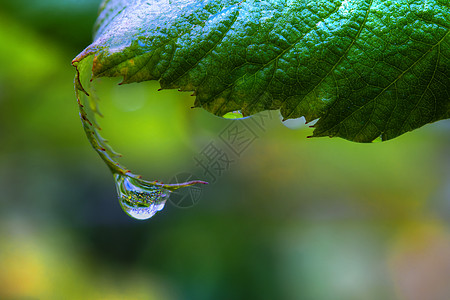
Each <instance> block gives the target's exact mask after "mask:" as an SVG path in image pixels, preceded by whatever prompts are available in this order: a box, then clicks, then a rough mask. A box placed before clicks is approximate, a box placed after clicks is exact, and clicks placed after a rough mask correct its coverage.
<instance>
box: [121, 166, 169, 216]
mask: <svg viewBox="0 0 450 300" xmlns="http://www.w3.org/2000/svg"><path fill="white" fill-rule="evenodd" d="M114 179H115V182H116V188H117V194H118V196H119V202H120V205H121V206H122V209H123V210H124V211H125V212H126V213H127V214H128V215H129V216H130V217H132V218H135V219H138V220H146V219H149V218H151V217H153V215H154V214H156V213H157V212H158V211H160V210H162V209H163V208H164V205H165V204H166V201H167V199H169V196H170V191H169V190H167V189H165V188H163V187H162V186H158V185H154V183H153V184H152V183H150V182H146V181H145V180H142V179H138V178H134V177H130V176H128V175H122V174H114Z"/></svg>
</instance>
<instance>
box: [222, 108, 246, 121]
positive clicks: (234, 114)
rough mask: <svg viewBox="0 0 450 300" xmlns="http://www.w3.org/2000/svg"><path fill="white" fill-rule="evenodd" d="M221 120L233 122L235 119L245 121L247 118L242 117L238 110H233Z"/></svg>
mask: <svg viewBox="0 0 450 300" xmlns="http://www.w3.org/2000/svg"><path fill="white" fill-rule="evenodd" d="M222 118H225V119H232V120H235V119H246V118H248V117H244V115H243V114H242V112H241V111H240V110H235V111H230V112H228V113H226V114H224V115H223V116H222Z"/></svg>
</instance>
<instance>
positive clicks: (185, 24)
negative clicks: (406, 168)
mask: <svg viewBox="0 0 450 300" xmlns="http://www.w3.org/2000/svg"><path fill="white" fill-rule="evenodd" d="M95 32H96V33H95V39H94V42H93V43H92V44H91V45H90V46H89V47H87V48H86V49H85V50H84V51H83V52H82V53H80V54H79V55H78V56H77V57H76V58H75V59H74V61H73V64H74V66H77V65H78V63H79V62H80V61H82V60H83V59H84V58H85V57H87V56H90V55H94V60H93V61H94V63H93V77H94V78H98V77H123V82H122V83H132V82H141V81H146V80H159V82H160V84H161V88H163V89H172V88H176V89H179V90H181V91H194V94H195V95H196V98H195V103H194V106H196V107H202V108H204V109H206V110H207V111H209V112H211V113H214V114H216V115H219V116H223V115H225V114H226V113H228V112H230V111H235V110H240V111H241V112H242V114H243V115H244V116H248V115H252V114H254V113H257V112H259V111H263V110H277V109H279V110H280V111H281V114H282V116H283V117H284V118H285V119H290V118H299V117H302V116H304V117H305V118H306V120H307V121H312V120H314V119H317V118H320V119H319V120H318V122H317V123H316V125H315V130H314V133H313V136H315V137H319V136H332V137H334V136H337V137H342V138H345V139H348V140H351V141H357V142H370V141H373V140H374V139H376V138H379V137H381V139H382V140H388V139H392V138H394V137H397V136H399V135H401V134H403V133H405V132H408V131H411V130H413V129H416V128H418V127H421V126H423V125H425V124H427V123H431V122H435V121H438V120H441V119H446V118H449V117H450V34H449V33H450V2H449V1H448V0H397V1H396V0H391V1H385V0H378V1H376V0H346V1H334V0H284V1H281V0H270V1H245V0H240V1H239V0H235V1H231V0H229V1H220V0H208V1H198V0H172V1H170V0H153V1H140V0H130V1H125V0H109V1H105V2H104V3H103V4H102V7H101V10H100V15H99V18H98V20H97V24H96V28H95Z"/></svg>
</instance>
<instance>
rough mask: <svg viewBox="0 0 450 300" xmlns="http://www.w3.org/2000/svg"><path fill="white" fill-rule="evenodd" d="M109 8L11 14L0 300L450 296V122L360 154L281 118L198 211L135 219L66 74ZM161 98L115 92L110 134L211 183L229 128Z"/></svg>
mask: <svg viewBox="0 0 450 300" xmlns="http://www.w3.org/2000/svg"><path fill="white" fill-rule="evenodd" d="M98 5H99V1H98V0H95V1H94V0H77V1H72V0H70V1H69V0H65V1H58V0H41V1H29V0H28V1H27V0H20V1H18V0H15V1H14V0H2V1H1V2H0V141H1V144H0V145H1V146H0V166H1V167H0V193H1V194H0V208H1V209H0V298H1V299H158V300H159V299H199V300H201V299H324V300H325V299H345V300H349V299H450V285H449V284H448V283H449V278H450V235H449V226H450V184H449V183H450V155H449V153H450V130H449V129H450V123H449V122H448V121H444V122H439V123H436V124H432V125H428V126H426V127H424V128H421V129H419V130H417V131H415V132H412V133H408V134H406V135H404V136H401V137H400V138H397V139H395V140H392V141H389V142H385V143H374V144H356V143H351V142H347V141H344V140H340V139H328V138H320V139H306V136H307V135H310V134H311V129H309V128H308V127H305V126H304V127H303V128H301V129H298V130H291V129H289V128H287V127H285V126H283V124H282V123H281V122H280V121H279V119H278V116H277V115H276V114H275V113H273V114H272V116H273V119H272V120H269V121H268V122H267V124H266V126H265V128H264V131H260V132H258V136H259V137H258V138H257V139H256V140H255V141H254V142H253V143H252V144H251V146H249V147H248V148H247V149H246V150H245V151H244V152H243V153H242V155H241V156H240V157H239V158H238V159H237V160H236V162H235V163H234V164H232V165H231V166H230V170H228V171H226V172H224V173H223V175H222V176H220V177H219V178H218V179H217V181H216V182H214V183H213V184H210V185H209V186H207V187H205V188H204V189H203V190H202V197H201V199H200V201H199V202H198V203H197V205H195V206H194V207H191V208H189V209H179V208H177V207H175V206H174V205H170V203H168V204H167V205H166V208H165V209H164V210H163V211H162V212H159V213H158V214H157V215H156V216H155V217H153V218H152V219H150V220H148V221H137V220H134V219H131V218H130V217H128V216H127V215H126V214H125V213H123V212H122V210H121V208H120V206H119V204H118V201H117V200H116V194H115V187H114V183H113V180H112V176H111V175H110V173H109V171H108V169H107V168H106V166H105V165H104V164H103V163H102V162H101V160H100V158H99V157H98V156H97V154H96V153H95V152H94V151H93V150H92V148H91V147H90V145H89V144H88V142H87V139H86V137H85V135H84V132H83V130H82V127H81V122H80V120H79V117H78V111H77V105H76V101H75V95H74V88H73V77H74V69H73V67H72V66H71V64H70V62H71V60H72V58H73V57H75V56H76V54H77V53H79V52H80V51H81V50H83V48H84V47H86V46H87V45H88V44H89V43H90V41H91V28H92V26H93V23H94V21H95V18H96V13H97V7H98ZM105 84H108V83H105ZM156 88H157V86H155V85H154V84H151V83H143V84H133V85H130V86H127V87H125V86H124V87H120V88H119V87H116V86H111V88H109V89H107V90H106V91H109V93H110V94H109V96H105V99H104V100H103V101H102V103H101V105H102V106H101V108H102V111H103V113H104V115H105V118H104V119H103V120H101V124H102V125H103V127H104V135H105V137H107V138H108V139H109V140H110V141H111V144H112V145H113V146H114V148H115V149H116V150H118V151H119V152H121V153H123V154H124V155H125V156H124V160H123V163H124V164H125V165H126V166H127V167H129V168H130V169H132V170H133V171H135V172H137V173H139V174H143V175H144V177H145V178H147V179H158V180H163V181H168V180H170V178H171V177H172V176H174V175H175V174H177V173H179V172H191V173H194V174H198V175H199V176H200V177H201V176H202V170H201V169H199V168H198V167H197V166H196V165H195V161H194V159H193V158H194V157H195V156H196V155H198V154H199V153H200V152H201V151H202V149H204V147H205V146H206V145H207V144H208V143H209V142H211V141H213V142H217V143H218V141H219V135H220V134H221V132H222V131H223V130H224V128H226V127H227V126H229V124H230V123H229V122H231V121H229V120H223V119H220V118H217V117H215V116H212V115H210V114H208V113H206V112H204V111H201V110H191V109H190V106H191V105H192V102H193V98H192V97H189V96H187V95H185V94H183V93H177V92H172V91H163V92H159V93H158V92H156ZM105 93H107V92H105ZM244 122H251V120H245V121H244ZM246 124H251V123H246Z"/></svg>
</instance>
